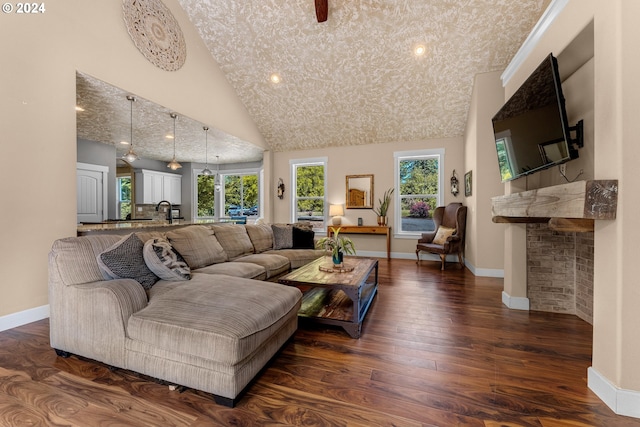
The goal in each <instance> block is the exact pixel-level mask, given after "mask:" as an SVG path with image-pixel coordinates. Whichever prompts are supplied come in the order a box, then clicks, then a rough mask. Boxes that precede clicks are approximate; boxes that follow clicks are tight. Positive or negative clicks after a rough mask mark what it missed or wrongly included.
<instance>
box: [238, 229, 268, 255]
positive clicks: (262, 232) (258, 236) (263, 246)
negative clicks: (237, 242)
mask: <svg viewBox="0 0 640 427" xmlns="http://www.w3.org/2000/svg"><path fill="white" fill-rule="evenodd" d="M244 228H246V229H247V234H248V235H249V239H251V243H253V251H254V252H255V253H257V254H259V253H262V252H265V251H268V250H270V249H273V230H272V229H271V225H269V224H247V225H245V226H244Z"/></svg>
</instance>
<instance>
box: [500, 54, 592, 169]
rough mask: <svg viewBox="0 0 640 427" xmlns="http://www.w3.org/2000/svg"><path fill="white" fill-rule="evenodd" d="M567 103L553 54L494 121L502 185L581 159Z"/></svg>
mask: <svg viewBox="0 0 640 427" xmlns="http://www.w3.org/2000/svg"><path fill="white" fill-rule="evenodd" d="M564 104H565V103H564V96H563V94H562V85H561V83H560V74H559V72H558V62H557V60H556V58H555V57H554V56H553V55H552V54H550V55H549V56H548V57H546V58H545V60H544V61H542V63H541V64H540V65H539V66H538V68H536V70H535V71H534V72H533V73H532V74H531V75H530V76H529V78H527V80H526V81H525V82H524V83H523V84H522V86H520V88H519V89H518V90H517V91H516V92H515V93H514V94H513V96H511V98H509V100H508V101H507V102H506V103H505V104H504V106H503V107H502V108H501V109H500V111H498V113H497V114H496V115H495V116H494V117H493V119H492V121H493V132H494V136H495V141H496V150H497V153H498V164H499V166H500V177H501V179H502V182H507V181H511V180H514V179H516V178H520V177H522V176H524V175H528V174H531V173H534V172H537V171H540V170H543V169H546V168H548V167H551V166H554V165H559V164H561V163H564V162H566V161H568V160H571V159H574V158H577V157H578V151H577V149H575V148H574V147H573V145H572V143H573V141H572V139H571V136H570V130H571V129H572V128H570V127H569V124H568V122H567V113H566V110H565V105H564ZM580 124H581V123H580ZM580 137H581V135H580Z"/></svg>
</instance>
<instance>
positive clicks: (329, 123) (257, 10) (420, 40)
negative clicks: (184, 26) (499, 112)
mask: <svg viewBox="0 0 640 427" xmlns="http://www.w3.org/2000/svg"><path fill="white" fill-rule="evenodd" d="M179 2H180V4H181V5H182V7H183V8H184V9H185V10H186V12H187V14H188V15H189V17H190V19H191V21H192V22H193V24H194V25H195V26H196V27H197V29H198V31H199V33H200V35H201V37H202V38H203V39H204V41H205V43H206V45H207V46H208V48H209V49H210V51H211V53H212V55H213V57H214V58H215V59H216V60H217V61H218V63H219V64H220V66H221V68H222V70H223V71H224V72H225V73H226V75H227V78H228V79H229V81H230V82H231V84H232V85H233V86H234V87H235V89H236V90H237V92H238V94H239V96H240V98H241V99H242V100H243V102H244V103H245V105H246V106H247V108H248V110H249V112H250V114H251V116H252V117H253V119H254V120H255V121H256V123H257V125H258V128H259V129H260V131H261V133H262V134H263V136H264V137H265V139H266V141H267V142H268V144H269V145H270V146H271V148H272V149H273V150H274V151H283V150H292V149H300V148H315V147H329V146H344V145H355V144H372V143H385V142H395V141H414V140H423V139H429V138H439V137H451V136H460V135H462V134H463V132H464V127H465V124H466V117H467V110H468V108H469V103H470V98H471V91H472V85H473V79H474V76H475V75H476V74H477V73H482V72H488V71H495V70H503V69H504V68H505V67H506V66H507V64H508V63H509V61H510V60H511V58H512V57H513V55H514V54H515V53H516V51H517V50H518V48H519V46H520V45H521V44H522V42H523V41H524V40H525V38H526V37H527V35H528V34H529V33H530V32H531V30H532V29H533V27H534V25H535V23H536V22H537V21H538V19H539V18H540V16H541V15H542V13H543V12H544V10H545V8H546V7H547V5H548V4H549V0H329V17H328V20H327V21H326V22H324V23H318V22H317V20H316V15H315V12H314V1H313V0H290V1H276V0H242V1H240V0H179ZM417 45H424V46H425V47H426V54H425V55H424V56H422V57H416V56H415V55H414V54H413V49H414V47H415V46H417ZM272 73H278V74H279V75H280V77H281V79H282V80H281V83H279V84H273V83H271V82H270V80H269V77H270V75H271V74H272Z"/></svg>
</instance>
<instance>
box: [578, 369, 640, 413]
mask: <svg viewBox="0 0 640 427" xmlns="http://www.w3.org/2000/svg"><path fill="white" fill-rule="evenodd" d="M587 385H588V386H589V388H590V389H591V391H593V392H594V393H595V394H596V395H597V396H598V397H599V398H600V400H602V401H603V402H604V403H605V404H606V405H607V406H608V407H609V408H611V410H612V411H613V412H615V413H616V414H618V415H624V416H627V417H634V418H640V391H635V390H624V389H621V388H619V387H616V386H615V385H614V384H613V383H612V382H611V381H609V380H608V379H607V378H606V377H605V376H603V375H602V374H600V372H598V371H597V370H595V369H594V368H593V367H590V368H589V369H587Z"/></svg>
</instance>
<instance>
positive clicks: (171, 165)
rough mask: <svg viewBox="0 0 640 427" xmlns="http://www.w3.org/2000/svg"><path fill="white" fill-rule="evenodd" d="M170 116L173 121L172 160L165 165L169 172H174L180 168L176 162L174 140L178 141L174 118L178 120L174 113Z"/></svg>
mask: <svg viewBox="0 0 640 427" xmlns="http://www.w3.org/2000/svg"><path fill="white" fill-rule="evenodd" d="M170 116H171V118H172V119H173V159H171V161H170V162H169V163H167V167H168V168H169V169H171V170H176V169H180V168H181V167H182V165H181V164H180V163H178V161H177V160H176V139H178V138H176V118H178V115H177V114H176V113H171V114H170Z"/></svg>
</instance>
